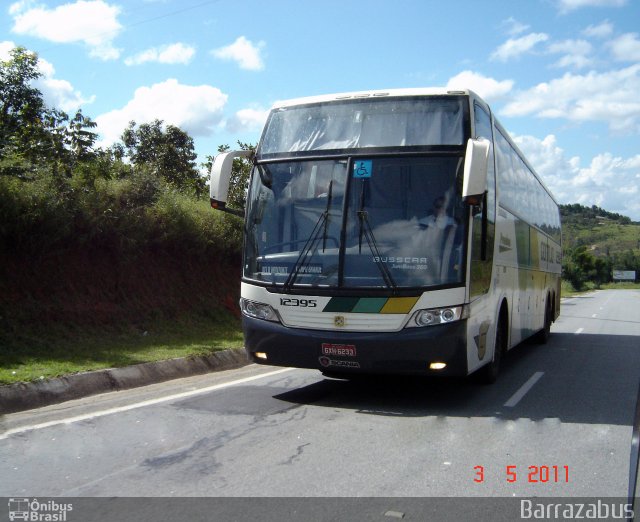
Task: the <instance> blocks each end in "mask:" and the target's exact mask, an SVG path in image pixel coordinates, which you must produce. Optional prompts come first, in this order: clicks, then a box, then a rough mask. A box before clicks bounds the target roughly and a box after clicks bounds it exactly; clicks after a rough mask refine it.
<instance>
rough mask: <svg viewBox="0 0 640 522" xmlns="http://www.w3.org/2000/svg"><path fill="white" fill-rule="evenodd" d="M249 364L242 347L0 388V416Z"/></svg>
mask: <svg viewBox="0 0 640 522" xmlns="http://www.w3.org/2000/svg"><path fill="white" fill-rule="evenodd" d="M247 364H249V360H248V359H247V355H246V353H245V350H244V348H234V349H231V350H222V351H219V352H214V353H212V354H209V355H201V356H193V357H182V358H179V359H169V360H167V361H157V362H149V363H143V364H136V365H133V366H125V367H123V368H109V369H107V370H97V371H93V372H84V373H76V374H73V375H66V376H64V377H58V378H55V379H46V380H42V381H35V382H26V383H25V382H20V383H16V384H9V385H6V386H0V415H1V414H5V413H15V412H18V411H24V410H31V409H34V408H41V407H43V406H49V405H51V404H58V403H60V402H65V401H70V400H73V399H79V398H81V397H87V396H89V395H96V394H98V393H105V392H110V391H118V390H127V389H130V388H135V387H138V386H145V385H147V384H154V383H158V382H163V381H169V380H171V379H178V378H181V377H190V376H192V375H201V374H204V373H209V372H213V371H220V370H229V369H232V368H240V367H241V366H245V365H247Z"/></svg>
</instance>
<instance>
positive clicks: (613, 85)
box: [501, 64, 640, 132]
mask: <svg viewBox="0 0 640 522" xmlns="http://www.w3.org/2000/svg"><path fill="white" fill-rule="evenodd" d="M639 91H640V64H635V65H632V66H631V67H627V68H625V69H620V70H612V71H607V72H604V73H597V72H594V71H591V72H589V73H588V74H585V75H575V74H571V73H567V74H565V75H564V76H563V77H562V78H557V79H555V80H552V81H550V82H548V83H547V82H544V83H540V84H538V85H536V86H535V87H532V88H531V89H528V90H526V91H521V92H519V93H517V94H516V95H515V96H514V98H513V100H512V101H511V102H510V103H508V104H507V105H506V106H505V107H504V109H503V110H502V111H501V112H502V114H505V115H507V116H524V115H535V116H538V117H541V118H566V119H568V120H571V121H576V122H586V121H602V122H606V123H608V124H609V128H610V129H611V130H613V131H616V132H640V101H639V100H638V98H637V93H638V92H639Z"/></svg>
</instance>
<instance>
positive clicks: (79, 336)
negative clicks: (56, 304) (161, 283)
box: [0, 314, 243, 384]
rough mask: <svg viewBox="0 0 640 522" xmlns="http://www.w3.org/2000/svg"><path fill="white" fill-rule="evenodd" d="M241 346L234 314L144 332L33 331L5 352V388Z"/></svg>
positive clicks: (1, 372)
mask: <svg viewBox="0 0 640 522" xmlns="http://www.w3.org/2000/svg"><path fill="white" fill-rule="evenodd" d="M70 335H73V338H69V336H70ZM65 338H66V339H65ZM241 346H243V342H242V332H241V329H240V324H239V321H238V320H237V319H236V318H234V317H233V316H231V315H230V314H228V316H227V317H223V318H220V319H219V320H217V321H211V320H210V319H208V318H197V319H194V318H188V319H187V318H183V319H181V320H176V321H173V322H171V323H167V322H157V323H156V324H153V325H149V326H148V330H144V331H141V330H139V329H135V328H130V329H129V330H128V331H108V330H104V329H103V330H97V329H80V330H79V331H76V332H70V331H66V332H63V333H61V332H49V333H44V334H43V333H42V332H35V331H32V332H26V333H23V334H22V335H21V336H20V338H19V339H16V338H14V339H12V341H11V343H10V346H9V347H8V349H3V350H2V352H1V353H0V384H11V383H16V382H29V381H35V380H38V379H43V378H44V379H47V378H52V377H59V376H61V375H68V374H73V373H78V372H84V371H90V370H100V369H104V368H114V367H121V366H128V365H132V364H139V363H145V362H152V361H160V360H165V359H172V358H176V357H187V356H193V355H206V354H209V353H212V352H215V351H219V350H224V349H228V348H238V347H241ZM5 348H7V347H6V346H5Z"/></svg>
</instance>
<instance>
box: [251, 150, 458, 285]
mask: <svg viewBox="0 0 640 522" xmlns="http://www.w3.org/2000/svg"><path fill="white" fill-rule="evenodd" d="M461 163H462V158H461V157H460V156H457V155H428V156H427V155H420V156H403V157H371V158H363V157H358V158H349V159H324V160H323V159H320V160H318V159H314V160H304V161H283V162H278V163H268V164H258V165H257V166H256V167H255V170H254V174H253V177H252V182H251V186H250V190H249V195H248V211H247V223H246V227H247V229H246V248H245V263H244V276H245V278H247V279H250V280H254V281H262V282H265V283H271V284H275V285H283V286H284V287H287V286H288V285H291V286H296V287H299V286H312V287H332V288H334V287H343V288H416V287H420V288H421V287H431V286H439V285H455V284H461V283H463V272H464V267H463V261H462V260H463V259H464V255H463V244H464V241H463V239H462V238H463V237H464V223H465V219H464V213H465V212H466V210H465V209H466V207H465V205H464V204H463V203H462V201H461V198H460V196H459V190H458V188H457V187H459V181H458V180H459V177H460V176H461V172H460V171H461ZM345 198H346V201H345Z"/></svg>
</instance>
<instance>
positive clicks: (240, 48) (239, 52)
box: [211, 36, 265, 71]
mask: <svg viewBox="0 0 640 522" xmlns="http://www.w3.org/2000/svg"><path fill="white" fill-rule="evenodd" d="M264 47H265V43H264V42H258V44H257V45H254V44H253V43H252V42H251V41H250V40H247V39H246V38H245V37H244V36H240V37H238V38H237V39H236V41H235V42H233V43H232V44H231V45H227V46H226V47H220V48H218V49H214V50H213V51H211V54H212V55H213V56H215V57H216V58H220V59H222V60H231V61H234V62H236V63H237V64H238V65H239V66H240V68H241V69H246V70H249V71H260V70H262V69H264V61H263V60H262V56H261V51H262V49H264Z"/></svg>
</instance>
